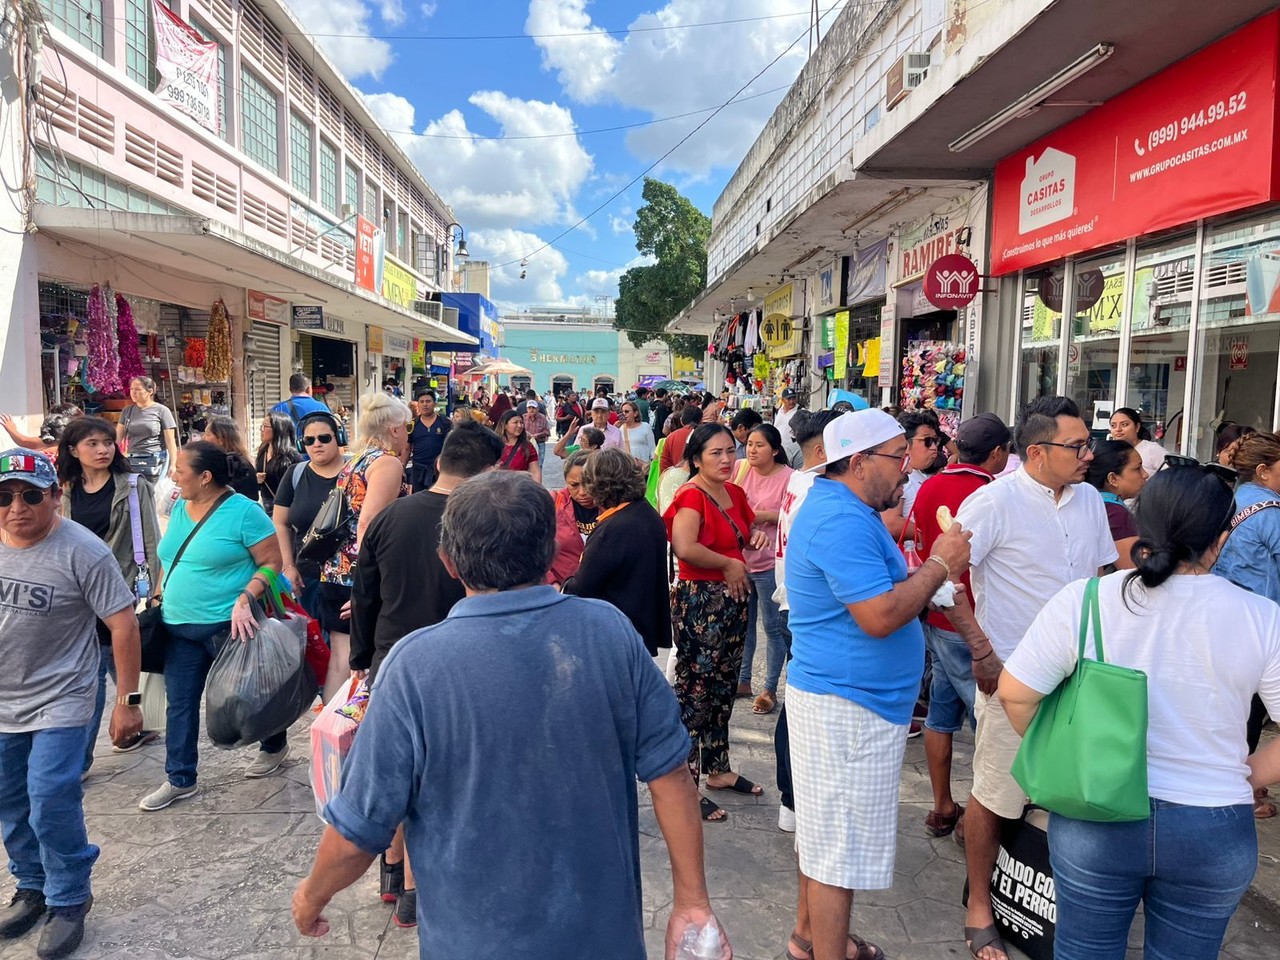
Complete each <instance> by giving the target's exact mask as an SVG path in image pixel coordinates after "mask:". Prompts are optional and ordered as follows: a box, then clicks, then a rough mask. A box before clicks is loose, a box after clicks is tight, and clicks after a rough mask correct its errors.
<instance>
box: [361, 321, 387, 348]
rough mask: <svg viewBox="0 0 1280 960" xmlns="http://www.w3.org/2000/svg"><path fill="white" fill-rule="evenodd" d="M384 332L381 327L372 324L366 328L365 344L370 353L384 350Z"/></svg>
mask: <svg viewBox="0 0 1280 960" xmlns="http://www.w3.org/2000/svg"><path fill="white" fill-rule="evenodd" d="M382 332H383V331H382V328H381V327H375V326H373V325H372V324H370V325H369V326H368V327H366V328H365V340H364V345H365V347H366V348H367V349H368V350H369V352H370V353H381V352H382V346H383V344H382Z"/></svg>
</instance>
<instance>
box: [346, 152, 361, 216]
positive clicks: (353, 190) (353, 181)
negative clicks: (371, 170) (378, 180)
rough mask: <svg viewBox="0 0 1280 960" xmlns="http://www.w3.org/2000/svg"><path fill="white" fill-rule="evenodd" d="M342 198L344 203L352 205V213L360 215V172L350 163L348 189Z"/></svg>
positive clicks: (348, 166)
mask: <svg viewBox="0 0 1280 960" xmlns="http://www.w3.org/2000/svg"><path fill="white" fill-rule="evenodd" d="M342 196H343V200H342V202H343V203H349V204H351V209H352V211H353V212H357V213H358V212H359V210H360V171H359V169H358V168H356V167H354V166H352V165H351V164H349V163H348V164H347V188H346V192H345V193H344V194H343V195H342Z"/></svg>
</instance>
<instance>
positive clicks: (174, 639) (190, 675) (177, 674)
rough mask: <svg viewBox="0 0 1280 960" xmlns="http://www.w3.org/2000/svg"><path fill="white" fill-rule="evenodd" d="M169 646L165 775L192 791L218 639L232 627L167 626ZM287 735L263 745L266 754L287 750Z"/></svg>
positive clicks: (187, 624)
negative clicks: (202, 707) (204, 703)
mask: <svg viewBox="0 0 1280 960" xmlns="http://www.w3.org/2000/svg"><path fill="white" fill-rule="evenodd" d="M164 628H165V631H166V632H167V633H168V634H169V645H168V647H167V648H166V651H165V660H164V692H165V695H166V696H167V697H168V698H169V710H168V713H166V714H165V716H166V717H167V719H168V727H169V729H168V730H167V732H166V734H165V751H164V752H165V758H164V772H165V773H166V774H168V776H169V782H170V783H171V784H173V785H174V786H175V787H183V788H185V787H191V786H194V785H195V782H196V764H197V763H198V762H199V760H200V751H199V741H200V698H201V697H202V696H203V695H204V682H205V679H206V678H207V677H208V676H209V668H210V667H211V666H213V661H214V660H215V659H216V658H217V656H218V649H219V647H218V645H217V644H216V643H215V638H217V637H219V636H220V635H222V634H225V633H226V632H227V631H228V630H229V629H230V628H231V623H230V622H229V621H228V622H226V623H166V624H165V627H164ZM287 739H288V734H287V733H277V734H276V735H275V736H273V737H268V738H267V739H266V740H263V741H262V744H261V746H262V749H263V750H264V751H266V752H267V753H279V752H280V751H281V750H283V749H284V748H285V741H286V740H287Z"/></svg>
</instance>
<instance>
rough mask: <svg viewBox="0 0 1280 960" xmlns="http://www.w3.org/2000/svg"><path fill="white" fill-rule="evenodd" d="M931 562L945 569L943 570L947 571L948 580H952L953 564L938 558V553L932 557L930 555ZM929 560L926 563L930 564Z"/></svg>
mask: <svg viewBox="0 0 1280 960" xmlns="http://www.w3.org/2000/svg"><path fill="white" fill-rule="evenodd" d="M929 560H932V561H933V562H934V563H937V564H938V565H939V566H941V567H942V569H943V570H945V571H946V572H947V579H948V580H950V579H951V564H949V563H947V561H945V560H943V559H942V558H941V557H940V556H938V555H937V554H936V553H935V554H931V555H930V557H929ZM929 560H926V561H925V563H928V562H929Z"/></svg>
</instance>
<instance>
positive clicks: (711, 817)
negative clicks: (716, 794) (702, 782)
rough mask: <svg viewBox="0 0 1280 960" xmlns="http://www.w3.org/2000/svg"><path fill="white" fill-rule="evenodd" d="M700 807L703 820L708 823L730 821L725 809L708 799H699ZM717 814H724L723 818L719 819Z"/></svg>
mask: <svg viewBox="0 0 1280 960" xmlns="http://www.w3.org/2000/svg"><path fill="white" fill-rule="evenodd" d="M698 807H699V808H700V809H701V810H702V819H703V820H705V821H706V822H707V823H724V822H725V821H726V820H728V819H729V814H728V813H727V812H726V811H725V809H724V808H723V807H720V806H717V805H716V802H715V801H714V800H712V799H710V798H708V797H699V798H698ZM717 813H720V814H723V816H720V817H717V816H716V814H717Z"/></svg>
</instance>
